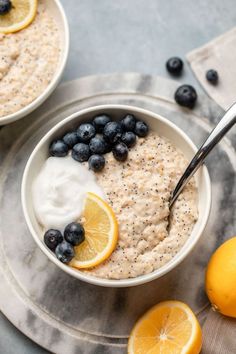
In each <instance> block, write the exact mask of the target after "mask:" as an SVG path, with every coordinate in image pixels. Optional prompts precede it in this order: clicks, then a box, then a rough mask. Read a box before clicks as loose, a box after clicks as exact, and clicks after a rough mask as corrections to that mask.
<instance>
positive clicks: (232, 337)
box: [201, 310, 236, 354]
mask: <svg viewBox="0 0 236 354" xmlns="http://www.w3.org/2000/svg"><path fill="white" fill-rule="evenodd" d="M201 353H202V354H236V319H233V318H229V317H225V316H222V315H221V314H219V313H217V312H214V311H213V310H210V311H209V313H208V316H207V319H206V321H205V323H204V326H203V348H202V352H201Z"/></svg>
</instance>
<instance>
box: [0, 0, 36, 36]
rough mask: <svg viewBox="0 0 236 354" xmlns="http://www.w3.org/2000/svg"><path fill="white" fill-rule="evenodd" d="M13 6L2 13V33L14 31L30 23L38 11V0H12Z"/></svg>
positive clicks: (0, 26)
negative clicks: (5, 12)
mask: <svg viewBox="0 0 236 354" xmlns="http://www.w3.org/2000/svg"><path fill="white" fill-rule="evenodd" d="M11 2H12V8H11V10H10V11H9V12H8V13H7V14H4V15H0V33H14V32H17V31H20V30H22V29H23V28H25V27H27V26H29V25H30V23H31V22H32V21H33V20H34V18H35V15H36V13H37V5H38V1H37V0H11Z"/></svg>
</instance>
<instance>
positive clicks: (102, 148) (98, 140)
mask: <svg viewBox="0 0 236 354" xmlns="http://www.w3.org/2000/svg"><path fill="white" fill-rule="evenodd" d="M89 148H90V151H91V152H92V153H93V154H104V153H105V152H106V149H107V143H106V141H105V140H104V139H103V137H97V136H95V137H94V138H92V139H91V140H90V143H89Z"/></svg>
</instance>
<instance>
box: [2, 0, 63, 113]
mask: <svg viewBox="0 0 236 354" xmlns="http://www.w3.org/2000/svg"><path fill="white" fill-rule="evenodd" d="M60 51H61V49H60V36H59V29H58V27H57V24H56V21H55V20H54V19H53V18H52V16H51V15H50V14H49V13H48V12H47V11H46V9H45V7H44V6H43V1H39V5H38V12H37V15H36V18H35V20H34V21H33V22H32V24H31V25H29V26H28V27H27V28H25V29H23V30H22V31H19V32H17V33H13V34H7V35H4V34H1V33H0V53H1V55H0V117H3V116H5V115H8V114H11V113H14V112H17V111H19V110H20V109H22V108H23V107H25V106H27V105H28V104H29V103H31V102H32V101H34V100H35V99H36V98H37V97H38V96H39V95H40V94H42V92H43V91H44V90H45V88H46V87H47V86H48V85H49V83H50V82H51V80H52V78H53V76H54V74H55V71H56V68H57V65H58V62H59V57H60Z"/></svg>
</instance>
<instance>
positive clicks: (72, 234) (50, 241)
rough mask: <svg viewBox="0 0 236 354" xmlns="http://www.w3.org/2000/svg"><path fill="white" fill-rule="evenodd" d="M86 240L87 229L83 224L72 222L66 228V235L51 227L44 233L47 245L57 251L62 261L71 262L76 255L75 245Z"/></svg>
mask: <svg viewBox="0 0 236 354" xmlns="http://www.w3.org/2000/svg"><path fill="white" fill-rule="evenodd" d="M84 240H85V231H84V228H83V226H82V225H81V224H79V223H77V222H72V223H70V224H68V225H67V226H66V228H65V230H64V237H63V236H62V233H61V232H60V231H59V230H54V229H50V230H48V231H46V232H45V234H44V242H45V244H46V246H47V247H48V248H49V249H50V250H51V251H53V252H55V254H56V256H57V258H58V259H59V261H61V262H62V263H69V262H70V261H71V260H72V258H73V257H74V255H75V252H74V246H78V245H80V244H81V243H82V242H84Z"/></svg>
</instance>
